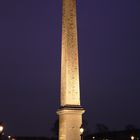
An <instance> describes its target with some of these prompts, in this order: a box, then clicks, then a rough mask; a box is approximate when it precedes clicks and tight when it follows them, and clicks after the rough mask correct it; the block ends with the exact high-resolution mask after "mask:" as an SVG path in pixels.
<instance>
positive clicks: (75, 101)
mask: <svg viewBox="0 0 140 140" xmlns="http://www.w3.org/2000/svg"><path fill="white" fill-rule="evenodd" d="M60 102H61V107H60V109H59V110H58V111H57V114H58V115H59V140H80V139H81V138H80V126H81V125H82V114H83V113H84V109H83V108H82V107H81V105H80V87H79V63H78V41H77V21H76V0H62V52H61V101H60Z"/></svg>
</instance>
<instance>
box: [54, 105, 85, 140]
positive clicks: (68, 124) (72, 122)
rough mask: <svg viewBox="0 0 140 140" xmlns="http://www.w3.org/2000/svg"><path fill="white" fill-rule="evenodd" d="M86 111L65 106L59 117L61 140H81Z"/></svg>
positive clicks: (59, 111) (59, 112) (60, 110)
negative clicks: (81, 129)
mask: <svg viewBox="0 0 140 140" xmlns="http://www.w3.org/2000/svg"><path fill="white" fill-rule="evenodd" d="M84 112H85V110H84V109H83V108H82V107H80V106H65V107H63V108H61V109H59V110H58V111H57V114H58V115H59V140H81V137H80V127H81V125H82V114H83V113H84Z"/></svg>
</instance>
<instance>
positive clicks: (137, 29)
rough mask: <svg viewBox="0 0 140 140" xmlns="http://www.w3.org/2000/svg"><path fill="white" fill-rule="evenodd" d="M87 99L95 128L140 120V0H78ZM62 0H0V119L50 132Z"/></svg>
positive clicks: (11, 128)
mask: <svg viewBox="0 0 140 140" xmlns="http://www.w3.org/2000/svg"><path fill="white" fill-rule="evenodd" d="M77 14H78V41H79V61H80V83H81V84H80V85H81V102H82V106H83V107H84V108H85V109H86V113H85V114H84V118H85V119H87V120H88V124H89V125H88V126H89V130H90V131H91V132H93V131H94V130H95V126H96V124H97V123H103V124H105V125H107V126H108V127H109V128H110V129H111V130H118V129H123V128H125V126H126V125H127V124H133V125H135V126H137V127H140V109H139V107H140V101H139V100H140V1H139V0H107V1H105V0H77ZM60 57H61V0H26V1H25V0H15V1H11V0H3V1H2V0H1V1H0V121H3V122H4V123H5V125H6V133H8V135H30V136H48V135H50V134H51V130H50V129H51V128H52V127H53V123H54V122H55V120H56V118H57V115H56V110H57V109H58V108H59V95H60V92H59V90H60Z"/></svg>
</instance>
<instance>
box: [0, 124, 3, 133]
mask: <svg viewBox="0 0 140 140" xmlns="http://www.w3.org/2000/svg"><path fill="white" fill-rule="evenodd" d="M2 131H3V126H2V125H0V133H2Z"/></svg>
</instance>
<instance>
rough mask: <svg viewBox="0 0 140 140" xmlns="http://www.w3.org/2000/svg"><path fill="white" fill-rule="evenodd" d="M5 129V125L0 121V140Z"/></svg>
mask: <svg viewBox="0 0 140 140" xmlns="http://www.w3.org/2000/svg"><path fill="white" fill-rule="evenodd" d="M3 129H4V127H3V125H2V123H0V140H1V136H2V133H3Z"/></svg>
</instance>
